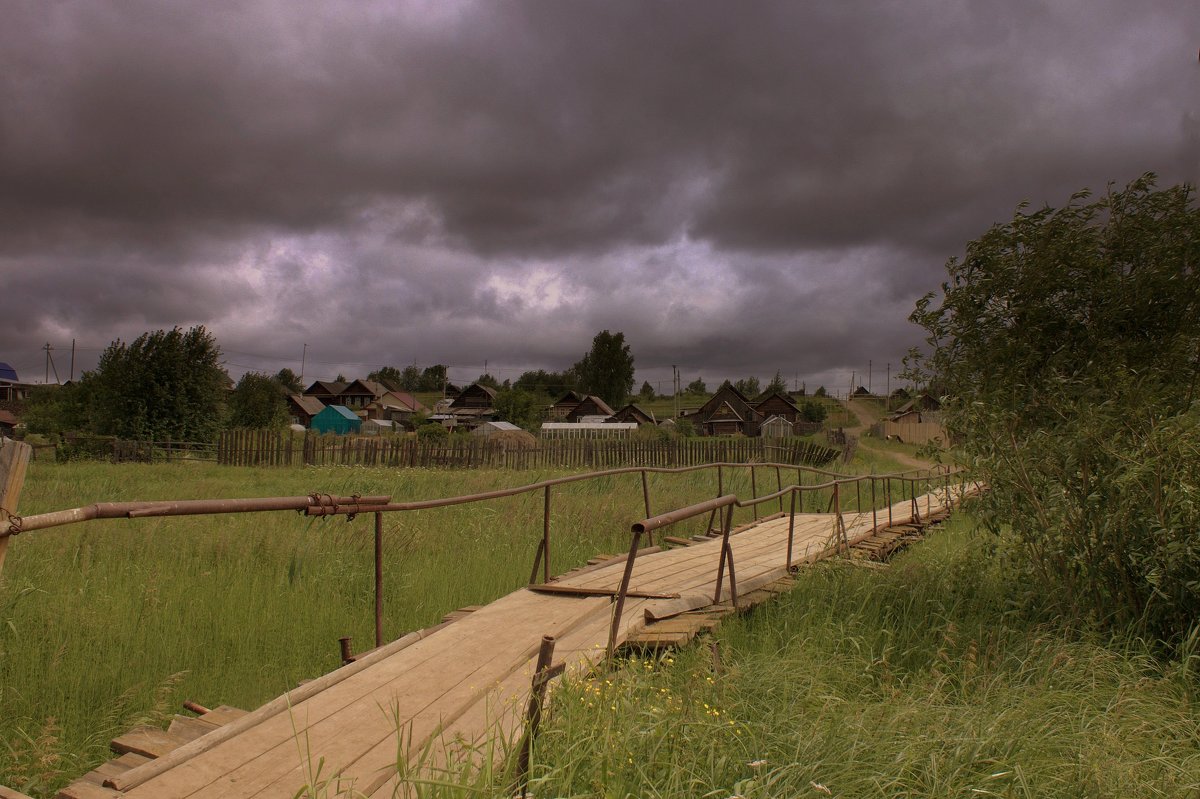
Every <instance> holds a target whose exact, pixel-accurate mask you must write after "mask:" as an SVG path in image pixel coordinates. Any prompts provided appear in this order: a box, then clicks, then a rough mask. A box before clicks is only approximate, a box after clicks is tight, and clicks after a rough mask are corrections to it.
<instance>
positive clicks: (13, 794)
mask: <svg viewBox="0 0 1200 799" xmlns="http://www.w3.org/2000/svg"><path fill="white" fill-rule="evenodd" d="M0 799H33V797H31V796H29V795H28V794H24V793H21V792H20V791H17V790H14V789H12V788H5V787H4V786H3V785H0Z"/></svg>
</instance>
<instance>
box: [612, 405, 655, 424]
mask: <svg viewBox="0 0 1200 799" xmlns="http://www.w3.org/2000/svg"><path fill="white" fill-rule="evenodd" d="M631 418H632V419H639V418H641V419H645V420H646V421H648V422H649V423H650V424H655V423H656V420H655V418H654V414H653V413H652V412H650V411H646V410H643V409H642V408H640V407H638V406H637V404H635V403H632V402H631V403H629V404H628V405H626V406H624V407H623V408H621V409H620V410H619V411H617V412H616V413H614V414H613V415H612V416H611V417H610V418H609V421H610V423H613V424H615V423H617V422H623V421H627V420H628V419H631Z"/></svg>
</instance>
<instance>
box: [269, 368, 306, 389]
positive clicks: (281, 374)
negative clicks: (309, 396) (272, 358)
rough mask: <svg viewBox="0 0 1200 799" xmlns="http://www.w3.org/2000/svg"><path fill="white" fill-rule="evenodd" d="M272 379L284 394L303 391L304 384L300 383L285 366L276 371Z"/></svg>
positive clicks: (293, 373)
mask: <svg viewBox="0 0 1200 799" xmlns="http://www.w3.org/2000/svg"><path fill="white" fill-rule="evenodd" d="M272 379H273V380H274V381H275V382H276V383H278V384H279V387H280V388H281V389H283V393H284V394H299V393H301V392H302V391H304V386H302V385H301V384H300V378H299V377H298V376H297V375H296V373H295V372H293V371H292V370H291V369H288V368H287V367H284V368H283V369H280V370H279V371H278V372H276V373H275V377H273V378H272Z"/></svg>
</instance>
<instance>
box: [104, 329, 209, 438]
mask: <svg viewBox="0 0 1200 799" xmlns="http://www.w3.org/2000/svg"><path fill="white" fill-rule="evenodd" d="M220 358H221V350H220V348H219V347H218V346H217V342H216V339H215V338H213V336H212V334H211V333H209V332H208V331H207V330H205V329H204V327H203V326H197V327H193V328H191V329H189V330H187V331H186V332H185V331H183V330H181V329H180V328H178V327H176V328H173V329H172V330H169V331H168V330H158V331H155V332H153V333H143V334H142V335H140V336H138V337H137V338H136V339H135V340H134V341H133V343H131V344H125V343H124V342H122V341H120V340H118V341H114V342H113V343H112V344H110V345H109V346H108V348H107V349H105V350H104V353H103V354H102V355H101V356H100V362H99V364H98V365H97V367H96V370H95V372H87V373H85V374H84V376H83V378H82V381H81V382H84V383H86V384H88V387H87V391H88V394H89V404H90V412H89V420H90V423H91V426H92V428H93V432H96V433H100V434H102V435H116V436H120V437H122V438H143V439H153V440H164V439H174V440H177V441H184V440H190V441H211V440H212V439H213V438H215V437H216V434H217V431H218V430H220V429H221V426H222V422H223V415H224V406H225V394H226V390H225V380H226V375H225V372H224V371H223V370H222V369H221V365H220Z"/></svg>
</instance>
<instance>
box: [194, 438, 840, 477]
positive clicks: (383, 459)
mask: <svg viewBox="0 0 1200 799" xmlns="http://www.w3.org/2000/svg"><path fill="white" fill-rule="evenodd" d="M840 454H841V453H840V452H839V451H838V450H836V449H833V448H830V447H825V446H821V445H820V444H814V443H812V442H810V441H801V440H791V441H789V440H786V439H784V440H778V439H776V440H769V439H760V438H742V439H720V438H688V439H676V440H673V441H629V440H618V441H603V440H591V439H580V440H544V441H540V442H538V444H537V445H536V446H533V447H520V446H513V445H512V444H510V443H508V442H498V441H497V442H493V441H488V440H484V439H480V440H470V441H452V442H438V443H429V442H424V441H420V440H419V439H413V438H401V437H378V436H370V437H351V436H318V435H313V434H311V433H309V434H306V435H305V436H304V437H303V438H300V437H299V436H293V435H291V434H290V433H282V432H273V431H262V430H228V431H225V432H224V433H222V434H221V437H220V439H219V440H218V442H217V445H216V459H217V462H218V463H221V464H225V465H228V466H384V467H392V468H401V467H441V468H459V469H473V468H507V469H542V468H576V467H586V468H601V469H603V468H617V467H622V466H661V467H676V466H699V465H702V464H706V463H718V462H725V463H756V462H757V463H762V462H766V461H772V462H779V463H787V464H792V465H806V466H824V465H826V464H828V463H831V462H832V461H833V460H834V459H836V458H837V457H838V456H839V455H840Z"/></svg>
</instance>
